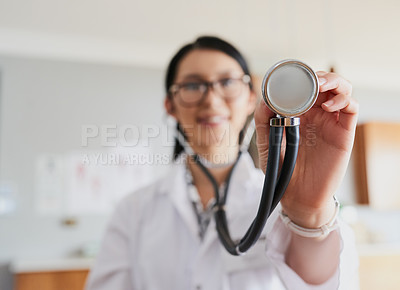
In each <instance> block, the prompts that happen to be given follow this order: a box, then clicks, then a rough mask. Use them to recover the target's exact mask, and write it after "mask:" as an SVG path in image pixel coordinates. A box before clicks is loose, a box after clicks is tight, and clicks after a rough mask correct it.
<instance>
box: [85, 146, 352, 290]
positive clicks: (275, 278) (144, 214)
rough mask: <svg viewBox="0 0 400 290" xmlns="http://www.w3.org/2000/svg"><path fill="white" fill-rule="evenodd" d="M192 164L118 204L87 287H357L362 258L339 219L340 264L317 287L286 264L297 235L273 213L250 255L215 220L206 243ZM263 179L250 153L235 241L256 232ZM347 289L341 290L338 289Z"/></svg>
mask: <svg viewBox="0 0 400 290" xmlns="http://www.w3.org/2000/svg"><path fill="white" fill-rule="evenodd" d="M184 175H185V166H184V165H183V164H174V165H172V168H171V170H170V172H169V173H168V174H167V175H166V176H165V177H164V178H162V179H161V180H159V181H158V182H156V183H154V184H152V185H150V186H148V187H146V188H143V189H142V190H139V191H138V192H136V193H134V194H131V195H129V196H127V197H126V198H125V199H124V200H123V201H122V202H121V203H120V204H119V206H118V207H117V209H116V211H115V213H114V215H113V218H112V219H111V222H110V224H109V226H108V229H107V232H106V234H105V237H104V240H103V243H102V247H101V250H100V253H99V256H98V257H97V261H96V264H95V266H94V267H93V269H92V271H91V273H90V276H89V279H88V284H87V289H90V290H161V289H168V290H170V289H171V290H172V289H173V290H189V289H198V290H200V289H201V290H261V289H269V290H281V289H294V290H303V289H346V290H347V289H348V290H354V289H357V288H358V286H357V285H358V275H357V269H358V259H357V254H356V251H355V244H354V239H353V235H352V232H351V230H350V229H349V228H348V227H347V226H346V225H344V224H343V223H342V222H340V227H339V229H338V230H339V231H340V235H341V243H342V245H341V246H342V251H341V259H340V266H339V267H338V270H337V271H336V273H335V275H334V276H333V277H331V278H330V279H329V280H328V281H327V282H326V283H324V284H323V285H318V286H311V285H308V284H306V283H305V282H304V281H303V280H302V279H301V278H300V277H299V276H298V275H297V274H296V273H295V272H294V271H293V270H292V269H291V268H289V267H288V266H287V265H286V264H285V261H284V253H285V250H286V248H287V246H288V243H289V241H290V236H291V232H290V231H289V230H288V229H287V228H286V227H285V226H284V224H283V223H282V221H281V220H280V218H278V215H277V214H276V213H277V210H275V211H274V213H273V214H272V215H271V217H270V219H269V220H268V222H267V225H266V227H265V229H264V232H263V235H262V236H261V238H260V240H259V241H258V242H257V243H256V245H255V246H254V247H253V248H252V249H251V250H250V251H249V252H248V253H247V254H246V255H244V256H240V257H237V256H231V255H230V254H228V253H227V252H226V250H225V249H224V248H223V246H222V245H221V244H220V242H219V240H218V237H217V233H216V230H215V223H214V221H213V220H212V221H211V222H210V224H209V226H208V228H207V231H206V234H205V237H204V240H203V241H201V240H200V238H199V235H198V224H197V221H196V216H195V213H194V210H193V207H192V204H191V203H190V200H189V198H188V194H187V186H186V181H185V176H184ZM262 185H263V174H262V172H261V171H259V170H257V169H255V168H254V165H253V163H252V161H251V159H250V156H249V155H248V154H243V156H242V157H241V159H240V161H239V163H238V164H237V166H236V168H235V170H234V172H233V176H232V178H231V184H230V191H229V196H228V200H227V205H226V210H227V216H228V221H229V227H230V231H231V236H232V237H233V238H241V237H242V236H243V234H244V233H245V231H246V230H247V228H248V227H249V225H250V223H251V221H252V219H253V218H254V215H255V213H256V210H257V208H258V202H259V198H260V193H261V190H262ZM339 284H340V288H338V287H339Z"/></svg>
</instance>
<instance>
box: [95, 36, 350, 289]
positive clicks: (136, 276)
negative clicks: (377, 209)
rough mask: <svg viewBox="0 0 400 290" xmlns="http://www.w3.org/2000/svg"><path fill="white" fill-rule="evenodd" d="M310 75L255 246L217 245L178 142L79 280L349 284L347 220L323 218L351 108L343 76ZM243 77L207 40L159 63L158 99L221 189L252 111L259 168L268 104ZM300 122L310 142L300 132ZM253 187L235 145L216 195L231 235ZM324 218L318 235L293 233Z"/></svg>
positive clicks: (340, 167)
mask: <svg viewBox="0 0 400 290" xmlns="http://www.w3.org/2000/svg"><path fill="white" fill-rule="evenodd" d="M317 75H318V78H319V83H320V87H319V91H320V94H319V97H318V100H317V102H316V103H315V105H314V106H313V107H312V109H310V110H309V111H308V112H307V113H306V114H304V115H303V116H302V117H301V127H300V133H301V139H300V148H299V153H298V159H297V164H296V167H295V170H294V173H293V176H292V179H291V181H290V184H289V186H288V188H287V190H286V193H285V195H284V197H283V199H282V200H281V203H280V206H279V208H277V209H276V210H275V211H274V212H273V214H272V215H271V216H270V218H269V219H268V222H267V225H266V227H265V229H264V231H263V234H262V235H261V237H260V239H259V240H258V242H257V243H256V244H255V246H253V247H252V248H251V249H250V250H249V251H248V252H247V253H246V254H245V255H243V256H232V255H230V254H229V253H227V252H226V250H225V249H224V248H223V246H222V245H221V243H220V241H219V239H218V235H217V232H216V229H215V221H214V219H213V203H214V201H215V199H214V190H213V187H212V184H211V182H210V180H209V179H208V178H207V177H206V176H205V174H204V173H203V171H202V170H201V169H200V168H199V166H198V165H197V164H196V163H195V162H194V160H193V159H192V158H191V157H190V156H188V155H187V154H185V152H184V151H183V152H182V150H181V149H182V147H181V146H179V144H177V146H176V150H175V155H176V156H178V157H179V158H177V162H175V163H174V164H173V165H172V166H171V170H170V172H169V173H168V174H167V175H166V177H164V178H162V179H161V180H160V181H157V182H156V183H154V184H152V185H150V186H148V187H146V188H144V189H142V190H139V192H136V193H134V194H132V195H129V196H128V197H126V198H125V199H124V200H123V201H122V202H121V203H120V204H119V206H118V208H117V210H116V212H115V214H114V216H113V218H112V220H111V222H110V224H109V227H108V229H107V232H106V235H105V237H104V241H103V244H102V249H101V251H100V253H99V256H98V258H97V262H96V265H95V266H94V267H93V269H92V271H91V274H90V277H89V280H88V284H87V289H91V290H100V289H102V290H110V289H118V290H130V289H136V290H157V289H174V290H188V289H202V290H206V289H207V290H211V289H213V290H228V289H229V290H233V289H238V290H244V289H254V290H256V289H274V290H280V289H295V290H302V289H356V288H354V287H357V286H356V285H357V257H356V254H355V248H354V241H353V238H352V235H351V232H350V231H349V229H348V228H347V226H346V225H343V224H342V222H341V221H340V220H333V219H334V218H333V217H334V216H335V211H336V210H337V209H336V207H337V204H335V201H334V198H333V195H334V193H335V190H336V189H337V187H338V185H339V183H340V182H341V180H342V178H343V175H344V173H345V170H346V167H347V164H348V160H349V157H350V152H351V149H352V145H353V139H354V132H355V126H356V120H357V113H358V105H357V103H356V102H355V100H354V99H352V98H351V91H352V88H351V85H350V84H349V82H348V81H346V80H345V79H343V78H342V77H340V76H338V75H336V74H333V73H325V72H319V73H317ZM248 76H250V72H249V70H248V67H247V64H246V62H245V60H244V58H243V57H242V55H241V54H240V53H239V52H238V51H237V50H236V49H235V48H234V47H233V46H232V45H230V44H229V43H227V42H225V41H223V40H221V39H219V38H215V37H201V38H198V39H197V40H196V41H195V42H194V43H191V44H188V45H186V46H184V47H183V48H182V49H181V50H180V51H179V52H178V53H177V54H176V55H175V57H174V58H173V59H172V60H171V62H170V65H169V67H168V71H167V77H166V90H167V97H166V99H165V108H166V110H167V112H168V114H170V115H171V116H172V117H174V118H175V120H176V121H177V124H178V127H179V130H181V131H182V132H183V134H184V136H185V138H186V141H187V143H188V144H189V145H190V148H191V149H192V150H193V151H194V152H195V153H197V154H198V155H200V156H201V158H202V160H203V162H205V163H208V170H209V171H210V173H211V174H212V176H213V177H214V179H215V180H216V181H217V183H218V185H219V186H221V185H223V184H224V182H225V181H226V179H227V177H228V174H229V172H230V170H231V168H232V166H233V164H234V162H235V161H236V159H237V158H238V152H239V146H240V144H239V139H240V138H239V136H240V134H241V131H242V130H243V127H244V125H245V122H246V118H247V117H248V116H249V115H250V114H251V113H253V111H254V110H255V122H256V128H257V130H256V131H257V146H258V151H259V159H260V160H259V162H260V165H261V168H263V169H265V166H266V162H267V155H268V133H269V132H268V127H269V125H268V123H269V119H270V118H271V117H273V113H272V112H271V111H270V110H269V109H268V108H267V106H266V105H265V104H264V102H260V103H259V104H258V106H257V105H256V94H255V92H254V91H253V86H252V83H251V80H250V78H249V77H248ZM256 106H257V108H256ZM308 128H312V129H313V132H312V134H313V138H312V140H307V129H308ZM308 141H312V142H308ZM262 185H263V174H262V173H261V172H260V171H259V170H257V169H255V168H254V165H253V163H252V160H251V158H250V156H249V155H248V154H246V153H243V154H241V155H240V158H239V159H238V161H237V163H236V164H235V167H234V170H233V171H232V175H231V178H230V183H229V191H228V196H227V201H226V212H227V219H228V225H229V229H230V232H231V236H232V237H233V238H234V239H236V238H237V239H240V238H241V237H242V236H243V235H244V233H245V232H246V230H247V228H248V227H249V225H250V223H251V221H252V219H253V218H254V216H255V213H256V211H257V208H258V204H259V200H260V194H261V191H262ZM280 212H284V215H285V216H286V220H289V221H290V224H291V225H292V226H291V227H290V226H288V225H287V223H285V222H283V220H284V219H283V218H281V216H283V215H282V213H281V214H280ZM333 223H334V224H335V227H332V224H333ZM327 224H330V227H329V233H326V231H325V234H324V235H322V234H321V235H320V236H314V237H307V236H304V235H302V234H301V231H307V230H308V229H312V230H314V229H320V228H321V227H322V228H324V226H325V225H327ZM293 225H294V226H293ZM293 228H298V229H300V234H299V231H294V230H293ZM326 228H328V227H325V229H326ZM317 231H318V230H317ZM322 232H323V231H322V230H321V233H322Z"/></svg>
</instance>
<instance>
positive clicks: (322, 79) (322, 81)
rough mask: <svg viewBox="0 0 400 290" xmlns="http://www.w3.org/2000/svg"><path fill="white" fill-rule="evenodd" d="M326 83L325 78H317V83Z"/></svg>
mask: <svg viewBox="0 0 400 290" xmlns="http://www.w3.org/2000/svg"><path fill="white" fill-rule="evenodd" d="M325 83H326V78H319V85H320V86H322V85H323V84H325Z"/></svg>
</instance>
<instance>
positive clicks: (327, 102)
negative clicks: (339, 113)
mask: <svg viewBox="0 0 400 290" xmlns="http://www.w3.org/2000/svg"><path fill="white" fill-rule="evenodd" d="M324 105H325V106H327V107H330V106H332V105H333V100H329V101H326V102H325V103H324Z"/></svg>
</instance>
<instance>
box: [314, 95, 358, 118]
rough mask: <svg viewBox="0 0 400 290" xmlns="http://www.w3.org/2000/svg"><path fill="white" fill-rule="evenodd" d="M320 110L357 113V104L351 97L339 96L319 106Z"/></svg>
mask: <svg viewBox="0 0 400 290" xmlns="http://www.w3.org/2000/svg"><path fill="white" fill-rule="evenodd" d="M321 107H322V109H324V110H325V111H327V112H335V111H340V112H342V113H347V114H357V113H358V102H357V101H356V100H355V99H353V98H352V97H351V96H349V95H346V94H339V95H336V96H334V97H333V98H331V99H329V100H327V101H326V102H324V103H322V104H321Z"/></svg>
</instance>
